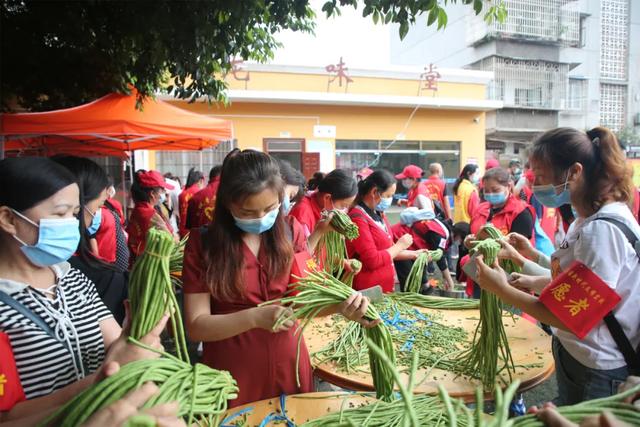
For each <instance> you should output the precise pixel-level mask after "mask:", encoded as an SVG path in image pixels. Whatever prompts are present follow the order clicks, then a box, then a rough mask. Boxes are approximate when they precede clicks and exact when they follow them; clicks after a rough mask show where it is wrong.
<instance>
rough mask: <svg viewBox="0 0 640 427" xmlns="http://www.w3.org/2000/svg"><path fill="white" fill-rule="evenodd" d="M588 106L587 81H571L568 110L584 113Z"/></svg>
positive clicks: (572, 79) (571, 79) (575, 79)
mask: <svg viewBox="0 0 640 427" xmlns="http://www.w3.org/2000/svg"><path fill="white" fill-rule="evenodd" d="M586 106H587V80H586V79H577V78H570V79H569V91H568V96H567V109H568V110H573V111H584V110H585V108H586Z"/></svg>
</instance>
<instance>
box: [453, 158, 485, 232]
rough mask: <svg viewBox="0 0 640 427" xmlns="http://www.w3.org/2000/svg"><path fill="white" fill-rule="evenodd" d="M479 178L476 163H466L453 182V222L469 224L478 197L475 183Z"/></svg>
mask: <svg viewBox="0 0 640 427" xmlns="http://www.w3.org/2000/svg"><path fill="white" fill-rule="evenodd" d="M479 179H480V172H479V171H478V165H474V164H468V165H465V167H464V168H462V172H460V176H459V177H458V179H456V182H455V183H454V184H453V223H454V224H457V223H459V222H464V223H467V224H471V217H472V215H473V211H474V209H475V207H476V206H477V205H478V203H479V201H480V199H479V197H478V189H477V188H476V185H477V184H478V182H479Z"/></svg>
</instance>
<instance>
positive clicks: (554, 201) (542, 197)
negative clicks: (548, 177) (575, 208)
mask: <svg viewBox="0 0 640 427" xmlns="http://www.w3.org/2000/svg"><path fill="white" fill-rule="evenodd" d="M568 184H569V173H567V179H566V180H565V181H564V184H560V185H553V184H548V185H534V186H533V195H534V196H536V199H538V201H539V202H540V203H542V204H543V205H544V206H546V207H548V208H559V207H560V206H562V205H568V204H571V193H570V192H569V189H568V188H567V186H568ZM556 188H562V192H561V193H560V194H556Z"/></svg>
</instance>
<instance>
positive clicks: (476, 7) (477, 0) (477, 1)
mask: <svg viewBox="0 0 640 427" xmlns="http://www.w3.org/2000/svg"><path fill="white" fill-rule="evenodd" d="M473 11H474V12H475V13H476V15H479V14H480V12H482V0H474V1H473Z"/></svg>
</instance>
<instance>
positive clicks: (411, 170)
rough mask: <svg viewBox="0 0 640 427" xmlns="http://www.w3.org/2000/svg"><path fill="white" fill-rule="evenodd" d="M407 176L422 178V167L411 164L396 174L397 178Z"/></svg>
mask: <svg viewBox="0 0 640 427" xmlns="http://www.w3.org/2000/svg"><path fill="white" fill-rule="evenodd" d="M405 178H413V179H420V178H422V169H420V168H419V167H418V166H416V165H409V166H407V167H405V168H404V169H403V170H402V173H399V174H398V175H396V179H405Z"/></svg>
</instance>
